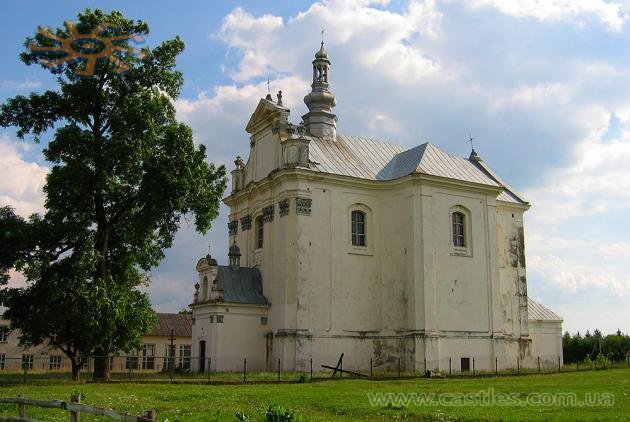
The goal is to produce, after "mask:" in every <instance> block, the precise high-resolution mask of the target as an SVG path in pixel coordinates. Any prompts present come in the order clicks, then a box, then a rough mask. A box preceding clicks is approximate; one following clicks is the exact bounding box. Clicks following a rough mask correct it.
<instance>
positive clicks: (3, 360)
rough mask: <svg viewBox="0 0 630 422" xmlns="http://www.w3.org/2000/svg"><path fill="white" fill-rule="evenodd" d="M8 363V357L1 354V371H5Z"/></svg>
mask: <svg viewBox="0 0 630 422" xmlns="http://www.w3.org/2000/svg"><path fill="white" fill-rule="evenodd" d="M6 362H7V357H6V355H5V354H4V353H0V369H4V365H5V364H6Z"/></svg>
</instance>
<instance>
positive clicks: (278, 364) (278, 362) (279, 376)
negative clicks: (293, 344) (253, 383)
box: [278, 358, 280, 381]
mask: <svg viewBox="0 0 630 422" xmlns="http://www.w3.org/2000/svg"><path fill="white" fill-rule="evenodd" d="M278 381H280V358H278Z"/></svg>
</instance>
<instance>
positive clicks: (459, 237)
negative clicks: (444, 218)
mask: <svg viewBox="0 0 630 422" xmlns="http://www.w3.org/2000/svg"><path fill="white" fill-rule="evenodd" d="M451 217H452V218H451V219H452V223H453V246H457V247H460V248H465V247H466V234H465V233H466V227H465V224H466V217H465V216H464V213H461V212H459V211H455V212H454V213H453V214H452V216H451Z"/></svg>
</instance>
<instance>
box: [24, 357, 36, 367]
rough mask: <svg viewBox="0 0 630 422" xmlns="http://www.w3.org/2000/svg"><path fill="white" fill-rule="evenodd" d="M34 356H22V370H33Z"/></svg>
mask: <svg viewBox="0 0 630 422" xmlns="http://www.w3.org/2000/svg"><path fill="white" fill-rule="evenodd" d="M33 361H34V359H33V355H22V369H33Z"/></svg>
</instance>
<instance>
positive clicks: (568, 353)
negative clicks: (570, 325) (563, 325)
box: [562, 330, 630, 363]
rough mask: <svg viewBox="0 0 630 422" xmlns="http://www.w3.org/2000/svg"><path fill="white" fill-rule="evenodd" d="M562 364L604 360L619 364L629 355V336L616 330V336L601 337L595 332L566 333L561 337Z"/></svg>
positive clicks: (599, 332)
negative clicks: (582, 333) (583, 333)
mask: <svg viewBox="0 0 630 422" xmlns="http://www.w3.org/2000/svg"><path fill="white" fill-rule="evenodd" d="M562 349H563V355H564V363H575V362H584V361H595V360H597V359H599V360H602V359H606V360H609V361H612V362H619V361H623V360H625V359H627V356H628V353H630V336H629V335H628V334H622V332H621V330H618V331H617V333H616V334H610V335H607V336H604V335H602V333H601V331H599V330H595V331H594V332H593V334H591V333H590V331H588V330H587V331H586V334H585V335H581V334H580V333H579V332H578V333H576V334H574V335H571V334H569V332H568V331H567V332H566V333H564V336H563V337H562Z"/></svg>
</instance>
